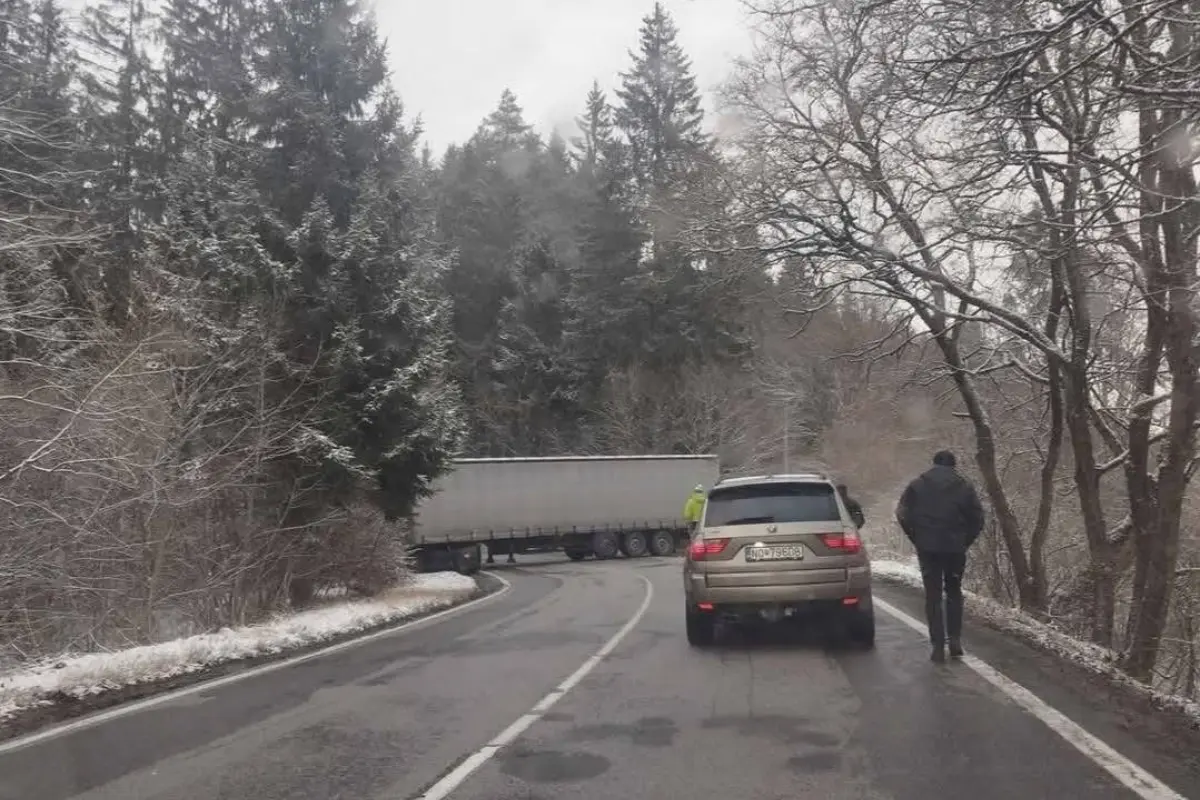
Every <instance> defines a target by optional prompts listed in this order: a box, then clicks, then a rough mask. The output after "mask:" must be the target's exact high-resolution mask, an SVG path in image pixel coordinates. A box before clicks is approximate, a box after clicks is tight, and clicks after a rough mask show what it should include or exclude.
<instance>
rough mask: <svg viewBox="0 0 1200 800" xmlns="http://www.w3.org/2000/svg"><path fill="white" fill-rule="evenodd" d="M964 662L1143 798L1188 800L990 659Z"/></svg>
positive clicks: (919, 625) (919, 628)
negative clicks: (993, 663)
mask: <svg viewBox="0 0 1200 800" xmlns="http://www.w3.org/2000/svg"><path fill="white" fill-rule="evenodd" d="M874 603H875V606H876V607H877V608H879V609H881V610H882V611H883V612H884V613H886V614H887V615H888V616H890V617H893V618H894V619H896V620H897V621H899V622H901V623H903V624H905V625H907V626H908V627H909V628H912V629H913V630H914V631H916V632H917V633H919V634H921V635H922V636H923V637H928V635H929V629H928V627H927V626H926V625H925V623H923V622H921V621H920V620H918V619H916V618H915V617H913V616H912V615H910V614H908V613H906V612H904V611H901V610H900V609H898V608H896V607H895V606H893V605H892V604H891V603H889V602H887V601H886V600H881V599H879V598H878V597H876V598H875V599H874ZM961 661H962V663H963V664H965V665H966V666H968V667H970V668H971V670H973V671H974V672H975V674H977V675H979V677H981V678H983V679H984V680H985V681H987V682H988V683H990V684H991V685H992V686H993V687H995V688H996V689H998V690H999V691H1000V692H1001V693H1002V694H1004V695H1005V696H1006V697H1008V699H1009V700H1011V701H1012V702H1014V703H1015V704H1016V705H1017V706H1018V707H1020V708H1021V709H1022V710H1024V711H1026V712H1027V713H1029V714H1030V715H1032V716H1034V717H1036V718H1037V719H1038V720H1039V721H1041V722H1042V723H1043V724H1044V725H1045V726H1046V727H1048V728H1049V729H1050V730H1051V731H1053V732H1054V733H1056V734H1057V735H1058V736H1059V737H1060V738H1062V739H1063V740H1064V741H1066V742H1067V743H1068V744H1070V745H1071V746H1072V747H1074V748H1075V749H1076V750H1078V751H1079V752H1080V753H1082V754H1083V755H1084V756H1086V757H1087V758H1088V760H1090V761H1091V762H1092V763H1093V764H1095V765H1096V766H1098V767H1100V768H1101V769H1103V770H1104V771H1105V772H1107V773H1108V774H1109V775H1111V776H1112V777H1113V778H1115V779H1116V780H1117V782H1118V783H1120V784H1121V785H1122V786H1124V787H1125V788H1126V789H1129V790H1130V791H1132V792H1133V793H1134V794H1136V795H1137V796H1138V797H1140V798H1142V800H1187V798H1185V797H1184V796H1183V795H1181V794H1179V793H1178V792H1176V791H1175V790H1174V789H1172V788H1171V787H1170V786H1167V785H1166V784H1165V783H1163V782H1162V781H1160V780H1159V779H1158V778H1156V777H1154V776H1153V775H1151V774H1150V773H1149V772H1147V771H1146V770H1144V769H1142V768H1141V767H1139V766H1138V765H1137V764H1135V763H1134V762H1133V761H1131V760H1129V759H1128V758H1126V757H1125V756H1123V755H1121V754H1120V753H1118V752H1117V751H1116V750H1114V749H1113V748H1112V747H1110V746H1109V745H1107V744H1105V743H1104V742H1103V741H1101V740H1100V739H1099V738H1097V737H1096V736H1095V735H1093V734H1091V733H1089V732H1088V731H1087V730H1085V729H1084V728H1083V727H1082V726H1081V725H1079V723H1077V722H1075V721H1073V720H1072V719H1071V718H1070V717H1068V716H1067V715H1066V714H1063V713H1062V712H1061V711H1059V710H1058V709H1056V708H1055V707H1054V706H1052V705H1050V704H1049V703H1047V702H1046V701H1045V700H1043V699H1041V698H1040V697H1038V696H1037V695H1035V694H1034V693H1033V692H1031V691H1029V690H1028V689H1026V688H1025V687H1024V686H1022V685H1021V684H1019V683H1017V682H1016V681H1014V680H1012V679H1011V678H1009V677H1007V676H1005V675H1004V674H1003V673H1001V672H1000V671H999V670H997V669H996V668H995V667H993V666H991V665H990V664H988V663H987V662H986V661H984V660H982V659H980V658H979V657H977V656H973V655H966V656H963V658H962V659H961Z"/></svg>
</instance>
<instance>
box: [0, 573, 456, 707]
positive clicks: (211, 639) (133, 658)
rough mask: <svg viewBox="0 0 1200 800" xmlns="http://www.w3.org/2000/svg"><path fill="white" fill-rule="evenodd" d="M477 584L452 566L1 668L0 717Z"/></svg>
mask: <svg viewBox="0 0 1200 800" xmlns="http://www.w3.org/2000/svg"><path fill="white" fill-rule="evenodd" d="M475 589H476V584H475V581H474V579H472V578H469V577H466V576H464V575H459V574H458V573H456V572H435V573H431V574H427V575H414V576H412V579H411V580H410V581H408V582H406V583H404V584H403V585H401V586H397V587H396V588H394V589H391V590H389V591H387V592H384V593H383V594H381V595H379V596H378V597H373V598H370V599H368V600H359V601H343V602H338V603H333V604H330V605H327V606H323V607H321V608H315V609H312V610H309V611H302V612H300V613H298V614H288V615H281V616H279V617H276V618H274V619H272V620H269V621H267V622H264V623H263V624H261V625H250V626H247V627H244V628H224V629H222V630H220V631H217V632H215V633H204V634H200V635H197V636H188V637H186V638H184V639H175V640H173V641H169V642H162V643H161V644H153V645H145V646H142V647H132V648H129V649H128V650H117V651H115V652H110V653H90V654H87V655H78V656H69V655H68V656H62V657H59V658H55V659H50V660H48V661H46V662H44V663H42V664H39V665H37V666H35V667H31V668H25V669H21V670H17V671H13V672H10V673H7V674H0V720H3V719H4V718H5V717H8V716H11V715H12V714H13V713H15V712H17V711H19V710H21V709H22V708H27V707H30V706H35V705H45V704H49V703H52V702H54V698H55V696H57V695H60V694H61V695H67V696H69V697H76V698H79V697H86V696H89V695H95V694H100V693H102V692H105V691H110V690H113V689H119V688H122V687H124V686H130V685H133V684H138V683H148V682H151V681H157V680H162V679H164V678H171V677H174V676H177V675H185V674H188V673H193V672H199V671H201V670H204V669H206V668H209V667H213V666H216V665H218V664H223V663H226V662H229V661H236V660H239V659H243V658H254V657H258V656H266V655H273V654H277V653H283V652H286V651H288V650H294V649H297V648H301V647H306V646H308V645H313V644H319V643H321V642H324V641H328V640H329V639H332V638H335V637H337V636H341V635H344V634H347V633H354V632H357V631H362V630H366V629H368V628H373V627H377V626H380V625H383V624H386V623H389V622H396V621H399V620H402V619H405V618H407V617H412V616H415V615H417V614H421V613H424V612H427V611H432V610H434V609H437V608H442V607H445V606H450V605H453V604H454V603H456V602H459V601H462V600H465V599H467V598H468V597H469V596H470V595H471V594H472V593H473V592H474V591H475Z"/></svg>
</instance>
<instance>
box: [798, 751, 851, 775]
mask: <svg viewBox="0 0 1200 800" xmlns="http://www.w3.org/2000/svg"><path fill="white" fill-rule="evenodd" d="M841 764H842V754H841V753H839V752H837V751H836V750H825V751H817V752H815V753H805V754H803V755H799V756H792V757H791V758H789V759H788V760H787V765H788V768H789V769H793V770H795V771H796V772H803V773H811V772H832V771H833V770H836V769H837V768H838V767H840V766H841Z"/></svg>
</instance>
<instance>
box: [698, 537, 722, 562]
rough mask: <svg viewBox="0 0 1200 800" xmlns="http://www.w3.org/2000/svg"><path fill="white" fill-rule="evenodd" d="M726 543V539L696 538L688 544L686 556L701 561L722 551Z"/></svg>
mask: <svg viewBox="0 0 1200 800" xmlns="http://www.w3.org/2000/svg"><path fill="white" fill-rule="evenodd" d="M727 544H729V540H728V539H697V540H696V541H694V542H692V543H691V544H690V545H688V558H690V559H691V560H692V561H703V560H704V559H706V558H708V557H709V556H715V555H717V554H718V553H720V552H722V551H723V550H724V549H725V546H726V545H727Z"/></svg>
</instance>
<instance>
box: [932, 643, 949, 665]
mask: <svg viewBox="0 0 1200 800" xmlns="http://www.w3.org/2000/svg"><path fill="white" fill-rule="evenodd" d="M929 660H930V661H932V662H933V663H935V664H945V663H946V649H945V648H944V647H942V646H941V645H940V644H935V645H934V646H933V652H932V653H930V655H929Z"/></svg>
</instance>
